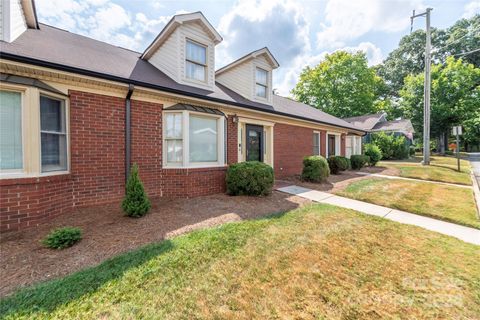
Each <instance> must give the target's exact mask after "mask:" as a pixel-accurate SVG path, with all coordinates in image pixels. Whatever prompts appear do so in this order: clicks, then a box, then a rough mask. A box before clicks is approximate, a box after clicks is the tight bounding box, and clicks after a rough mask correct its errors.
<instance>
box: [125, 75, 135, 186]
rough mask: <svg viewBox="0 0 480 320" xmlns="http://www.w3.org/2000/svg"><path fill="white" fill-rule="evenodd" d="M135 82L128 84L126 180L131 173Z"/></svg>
mask: <svg viewBox="0 0 480 320" xmlns="http://www.w3.org/2000/svg"><path fill="white" fill-rule="evenodd" d="M134 88H135V87H134V85H133V84H129V85H128V93H127V96H126V97H125V181H127V179H128V176H129V175H130V160H131V150H132V148H131V147H132V130H131V123H132V121H131V110H132V106H131V100H130V98H131V97H132V94H133V89H134Z"/></svg>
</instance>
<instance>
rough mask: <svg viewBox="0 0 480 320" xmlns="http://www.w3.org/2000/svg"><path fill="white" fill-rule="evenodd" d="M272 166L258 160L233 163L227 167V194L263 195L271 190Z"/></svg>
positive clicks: (272, 179)
mask: <svg viewBox="0 0 480 320" xmlns="http://www.w3.org/2000/svg"><path fill="white" fill-rule="evenodd" d="M274 180H275V179H274V176H273V168H272V167H270V166H269V165H268V164H265V163H263V162H259V161H247V162H241V163H235V164H232V165H230V166H229V167H228V169H227V177H226V183H227V194H229V195H233V196H238V195H247V196H264V195H268V194H270V193H271V192H272V188H273V182H274Z"/></svg>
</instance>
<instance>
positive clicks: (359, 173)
mask: <svg viewBox="0 0 480 320" xmlns="http://www.w3.org/2000/svg"><path fill="white" fill-rule="evenodd" d="M355 174H358V175H361V176H369V177H377V178H386V179H399V180H408V181H416V182H426V183H433V184H442V185H446V186H453V187H460V188H468V189H471V188H472V186H467V185H466V184H459V183H450V182H442V181H433V180H424V179H416V178H406V177H400V176H389V175H386V174H379V173H370V172H355Z"/></svg>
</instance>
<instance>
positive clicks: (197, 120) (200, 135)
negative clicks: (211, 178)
mask: <svg viewBox="0 0 480 320" xmlns="http://www.w3.org/2000/svg"><path fill="white" fill-rule="evenodd" d="M164 119H165V124H164V128H165V129H164V146H165V147H164V158H165V161H164V165H165V167H167V168H168V167H171V168H172V167H173V168H178V167H209V166H222V165H224V163H225V145H224V142H225V121H224V117H223V116H221V115H209V114H203V113H200V112H192V111H181V112H178V111H177V112H173V111H172V112H169V111H165V112H164Z"/></svg>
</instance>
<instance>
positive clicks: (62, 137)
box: [40, 95, 68, 172]
mask: <svg viewBox="0 0 480 320" xmlns="http://www.w3.org/2000/svg"><path fill="white" fill-rule="evenodd" d="M40 133H41V138H40V141H41V159H42V172H49V171H65V170H67V169H68V156H67V123H66V111H65V103H64V101H63V100H60V99H55V98H52V97H48V96H45V95H41V96H40Z"/></svg>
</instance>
